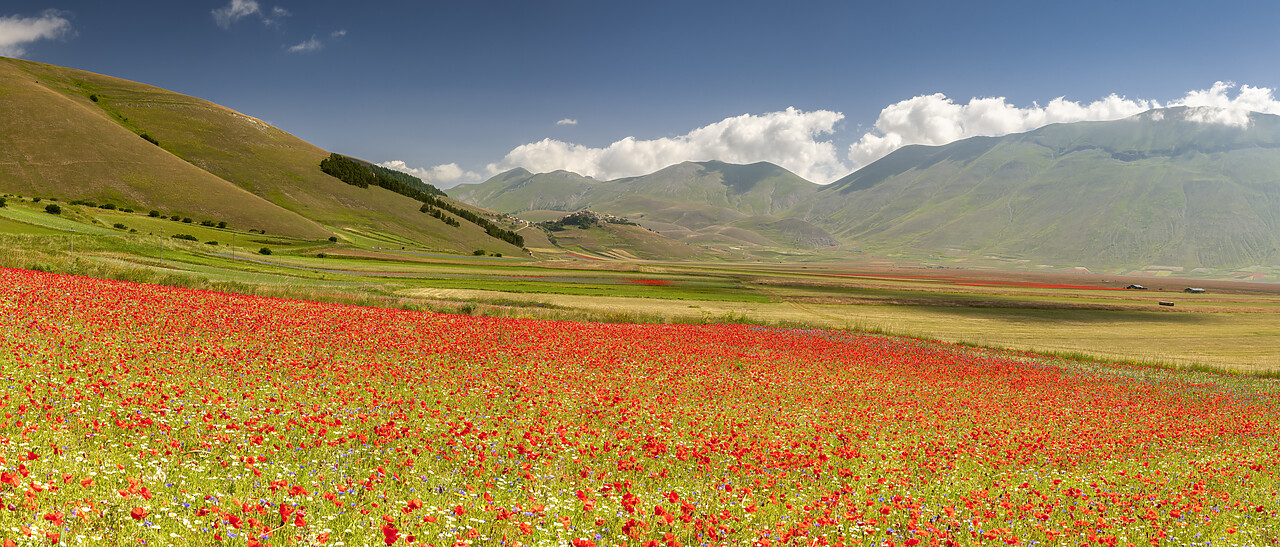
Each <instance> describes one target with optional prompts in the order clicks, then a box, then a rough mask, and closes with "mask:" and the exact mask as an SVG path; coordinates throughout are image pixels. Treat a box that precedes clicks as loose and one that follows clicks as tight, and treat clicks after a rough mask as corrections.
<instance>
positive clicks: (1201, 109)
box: [1169, 82, 1280, 127]
mask: <svg viewBox="0 0 1280 547" xmlns="http://www.w3.org/2000/svg"><path fill="white" fill-rule="evenodd" d="M1235 86H1236V84H1234V83H1232V82H1214V84H1213V87H1211V88H1209V89H1200V90H1195V91H1189V92H1187V95H1186V96H1185V97H1183V98H1181V99H1179V100H1176V101H1173V102H1170V103H1169V106H1185V107H1189V108H1190V110H1189V111H1188V112H1187V114H1186V119H1187V120H1189V121H1193V122H1200V123H1218V124H1222V125H1229V126H1234V127H1248V126H1249V113H1250V112H1262V113H1265V114H1280V101H1277V100H1276V98H1275V95H1274V93H1273V92H1272V90H1271V89H1270V88H1266V87H1253V86H1249V85H1242V86H1240V92H1239V93H1236V96H1235V97H1234V98H1232V97H1230V96H1229V95H1230V94H1229V92H1230V91H1231V89H1233V88H1235Z"/></svg>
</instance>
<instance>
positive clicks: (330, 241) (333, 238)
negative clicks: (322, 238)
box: [329, 236, 338, 243]
mask: <svg viewBox="0 0 1280 547" xmlns="http://www.w3.org/2000/svg"><path fill="white" fill-rule="evenodd" d="M337 242H338V237H337V236H329V243H337Z"/></svg>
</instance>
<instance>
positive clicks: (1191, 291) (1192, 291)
mask: <svg viewBox="0 0 1280 547" xmlns="http://www.w3.org/2000/svg"><path fill="white" fill-rule="evenodd" d="M1182 292H1189V293H1196V294H1199V293H1202V292H1204V289H1201V288H1197V287H1187V288H1185V289H1182Z"/></svg>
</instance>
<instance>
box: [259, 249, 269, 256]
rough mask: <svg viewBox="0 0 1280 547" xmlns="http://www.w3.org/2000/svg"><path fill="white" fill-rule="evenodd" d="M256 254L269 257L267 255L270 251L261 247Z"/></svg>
mask: <svg viewBox="0 0 1280 547" xmlns="http://www.w3.org/2000/svg"><path fill="white" fill-rule="evenodd" d="M258 254H260V255H269V254H271V249H268V248H266V247H263V248H261V249H258Z"/></svg>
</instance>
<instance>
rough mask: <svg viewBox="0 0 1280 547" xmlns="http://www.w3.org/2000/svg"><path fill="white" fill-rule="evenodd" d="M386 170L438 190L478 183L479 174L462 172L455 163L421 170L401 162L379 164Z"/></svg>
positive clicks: (393, 161)
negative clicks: (406, 174) (418, 179)
mask: <svg viewBox="0 0 1280 547" xmlns="http://www.w3.org/2000/svg"><path fill="white" fill-rule="evenodd" d="M378 165H381V166H383V167H386V168H387V169H394V170H396V171H400V172H401V173H408V174H410V175H413V176H415V177H418V178H420V179H422V181H423V182H427V183H430V184H433V185H435V186H437V187H440V188H449V187H451V186H456V185H458V184H462V183H464V182H480V174H479V173H476V172H473V171H467V170H464V169H463V168H461V167H458V164H456V163H446V164H443V165H437V166H435V167H430V168H426V169H423V168H421V167H409V165H408V164H406V163H405V162H403V161H400V160H391V161H384V162H382V163H379V164H378Z"/></svg>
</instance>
